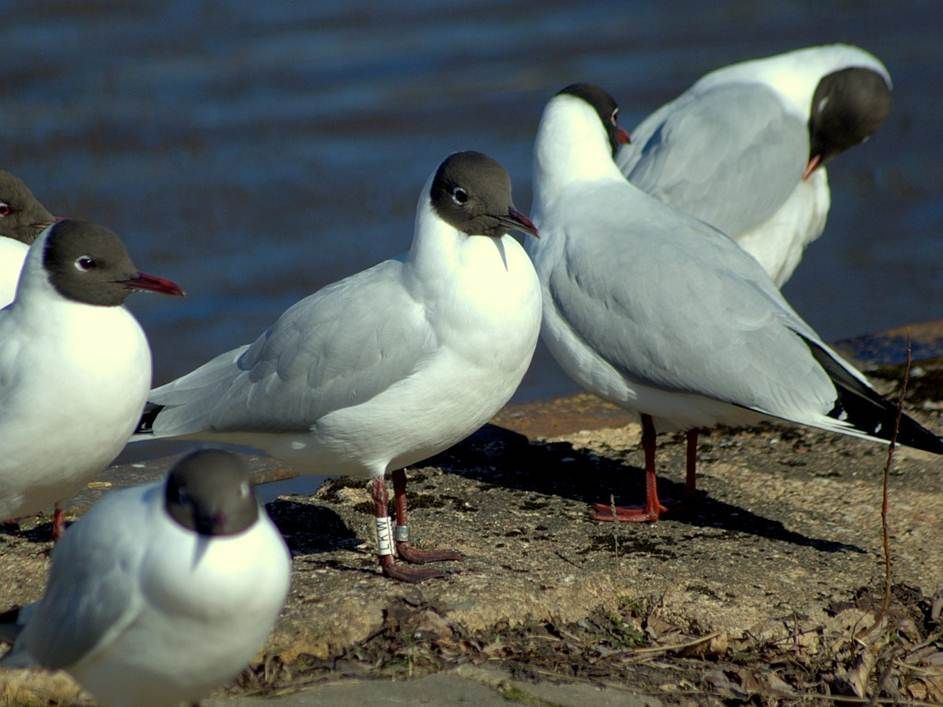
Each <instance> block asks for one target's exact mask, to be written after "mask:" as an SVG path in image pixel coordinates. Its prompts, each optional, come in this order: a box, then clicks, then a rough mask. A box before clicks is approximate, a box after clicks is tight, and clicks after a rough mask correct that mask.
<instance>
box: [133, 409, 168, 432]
mask: <svg viewBox="0 0 943 707" xmlns="http://www.w3.org/2000/svg"><path fill="white" fill-rule="evenodd" d="M163 409H164V406H163V405H158V404H157V403H151V402H148V403H147V404H145V405H144V412H142V413H141V419H140V420H138V426H137V428H135V430H134V434H136V435H149V434H153V433H154V420H156V419H157V416H158V415H159V414H160V411H161V410H163Z"/></svg>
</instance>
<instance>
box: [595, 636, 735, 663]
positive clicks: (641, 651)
mask: <svg viewBox="0 0 943 707" xmlns="http://www.w3.org/2000/svg"><path fill="white" fill-rule="evenodd" d="M719 635H720V631H714V632H713V633H709V634H707V635H706V636H701V637H700V638H695V639H694V640H693V641H688V642H687V643H674V644H672V645H669V646H652V647H651V648H636V649H634V650H631V651H625V652H624V653H614V654H613V655H618V656H619V657H623V656H624V657H627V658H631V657H633V656H637V655H647V654H649V653H668V652H669V651H680V650H682V649H684V648H692V647H693V646H699V645H700V644H702V643H706V642H707V641H710V640H711V639H714V638H717V637H718V636H719Z"/></svg>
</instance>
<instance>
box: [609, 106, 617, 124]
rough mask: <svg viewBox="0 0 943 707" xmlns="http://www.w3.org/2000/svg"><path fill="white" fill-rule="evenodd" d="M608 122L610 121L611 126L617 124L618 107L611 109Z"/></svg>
mask: <svg viewBox="0 0 943 707" xmlns="http://www.w3.org/2000/svg"><path fill="white" fill-rule="evenodd" d="M609 122H610V123H612V125H613V127H618V126H619V109H618V108H616V109H615V110H614V111H612V115H611V116H609Z"/></svg>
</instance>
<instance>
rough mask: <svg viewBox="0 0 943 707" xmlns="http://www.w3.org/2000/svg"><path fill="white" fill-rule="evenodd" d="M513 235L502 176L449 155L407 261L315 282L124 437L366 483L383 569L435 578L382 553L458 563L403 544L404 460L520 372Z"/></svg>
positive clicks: (497, 168)
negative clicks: (255, 454) (221, 449)
mask: <svg viewBox="0 0 943 707" xmlns="http://www.w3.org/2000/svg"><path fill="white" fill-rule="evenodd" d="M512 230H519V231H523V232H525V233H530V234H533V235H536V229H535V228H534V225H533V224H532V223H531V222H530V221H529V220H528V219H527V217H525V216H524V215H523V214H521V213H520V212H518V211H517V210H516V209H515V208H514V206H513V203H512V201H511V181H510V178H509V177H508V174H507V172H505V171H504V168H503V167H501V165H499V164H498V163H497V162H495V161H494V160H492V159H491V158H490V157H487V156H486V155H483V154H481V153H479V152H459V153H456V154H454V155H451V156H450V157H448V158H447V159H446V160H445V161H444V162H442V164H441V165H440V166H439V167H438V169H437V170H436V171H435V172H433V174H432V175H431V176H430V177H429V180H428V182H427V183H426V185H425V187H424V188H423V190H422V192H421V193H420V196H419V204H418V208H417V210H416V227H415V233H414V236H413V242H412V246H411V248H410V250H409V252H408V253H406V254H404V255H403V256H401V257H399V258H397V259H395V260H387V261H384V262H382V263H380V264H379V265H376V266H374V267H372V268H370V269H368V270H365V271H363V272H361V273H358V274H356V275H352V276H351V277H348V278H346V279H344V280H341V281H339V282H336V283H334V284H332V285H328V286H327V287H325V288H323V289H321V290H319V291H318V292H316V293H314V294H313V295H310V296H309V297H306V298H305V299H303V300H301V301H300V302H298V303H297V304H295V305H294V306H292V307H291V308H289V309H288V310H287V311H286V312H285V313H284V314H282V315H281V317H279V319H278V320H277V321H276V322H275V324H273V325H272V326H271V327H270V328H269V329H267V330H266V331H265V332H263V334H262V335H261V336H260V337H259V338H258V339H256V341H255V342H254V343H252V344H249V345H246V346H242V347H240V348H238V349H235V350H233V351H228V352H226V353H224V354H221V355H219V356H217V357H216V358H214V359H212V360H211V361H209V362H208V363H206V364H204V365H203V366H201V367H200V368H198V369H196V370H195V371H193V372H192V373H189V374H187V375H185V376H183V377H182V378H180V379H178V380H176V381H173V382H172V383H168V384H167V385H164V386H161V387H160V388H157V389H155V390H153V391H152V392H151V395H150V397H149V400H150V402H151V403H153V405H152V406H150V408H149V410H148V411H146V412H145V415H144V417H143V419H142V424H141V426H140V427H139V432H140V433H141V434H139V435H136V436H135V439H149V438H155V437H181V438H191V439H205V440H210V441H219V442H231V443H236V444H242V445H247V446H250V447H255V448H258V449H262V450H264V451H266V452H268V453H269V454H271V455H272V456H274V457H277V458H279V459H282V460H284V461H285V462H287V463H288V464H290V465H291V466H293V467H294V468H295V469H297V470H298V471H300V472H303V473H306V472H318V473H321V474H329V475H341V476H364V477H370V478H372V483H371V489H372V495H373V500H374V507H375V517H376V524H377V554H378V556H379V561H380V565H381V567H382V569H383V572H384V574H386V575H387V576H389V577H393V578H395V579H400V580H405V581H419V580H422V579H425V578H427V577H434V576H438V575H441V574H442V573H441V572H439V571H437V570H434V569H432V568H417V567H406V566H403V565H401V564H396V563H395V562H394V556H393V553H394V547H395V551H396V553H397V554H398V555H399V557H400V558H401V559H403V560H405V561H407V562H411V563H425V562H432V561H437V560H454V559H460V558H461V556H460V555H459V554H458V553H456V552H453V551H450V550H445V551H422V550H419V549H417V548H415V547H414V546H412V545H411V544H410V542H409V530H408V523H407V515H406V475H405V473H404V472H403V467H405V466H407V465H409V464H413V463H415V462H418V461H420V460H422V459H425V458H427V457H430V456H432V455H433V454H436V453H437V452H440V451H442V450H443V449H446V448H448V447H450V446H452V445H453V444H455V443H456V442H458V441H460V440H461V439H463V438H465V437H466V436H468V435H469V434H471V433H472V432H474V431H475V430H476V429H478V428H479V427H480V426H481V425H482V424H484V423H485V422H487V421H488V420H489V419H490V418H491V417H492V416H493V415H494V414H495V413H496V412H497V411H498V410H499V409H500V408H501V407H502V406H503V405H504V404H505V403H506V402H507V401H508V400H509V399H510V398H511V395H512V394H513V393H514V391H515V389H516V388H517V386H518V384H519V383H520V381H521V378H522V377H523V376H524V372H525V371H526V370H527V367H528V365H529V363H530V360H531V357H532V356H533V353H534V347H535V346H536V343H537V335H538V333H539V330H540V284H539V283H538V281H537V275H536V273H535V272H534V268H533V266H532V264H531V261H530V259H529V258H528V257H527V254H526V253H525V252H524V249H523V248H522V247H521V246H520V244H519V243H518V242H517V241H516V240H515V239H514V238H512V237H511V236H510V235H508V233H509V232H510V231H512ZM388 472H392V477H393V487H394V493H395V500H396V529H395V539H394V536H393V531H392V529H391V524H390V519H389V517H388V510H387V490H386V485H385V482H384V475H385V474H386V473H388Z"/></svg>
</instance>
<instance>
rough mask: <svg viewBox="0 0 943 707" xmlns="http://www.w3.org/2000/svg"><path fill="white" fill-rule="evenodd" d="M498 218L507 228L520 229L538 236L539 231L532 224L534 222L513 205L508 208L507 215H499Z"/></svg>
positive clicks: (535, 236)
mask: <svg viewBox="0 0 943 707" xmlns="http://www.w3.org/2000/svg"><path fill="white" fill-rule="evenodd" d="M498 220H499V221H501V223H503V224H504V225H505V226H508V227H509V228H513V229H516V230H518V231H522V232H523V233H529V234H530V235H532V236H533V237H534V238H540V233H538V232H537V227H536V226H535V225H534V222H533V221H531V220H530V219H529V218H527V217H526V216H525V215H524V214H522V213H521V212H520V211H518V210H517V209H515V208H514V207H513V206H512V207H511V208H509V209H508V215H507V216H502V217H499V219H498Z"/></svg>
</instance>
